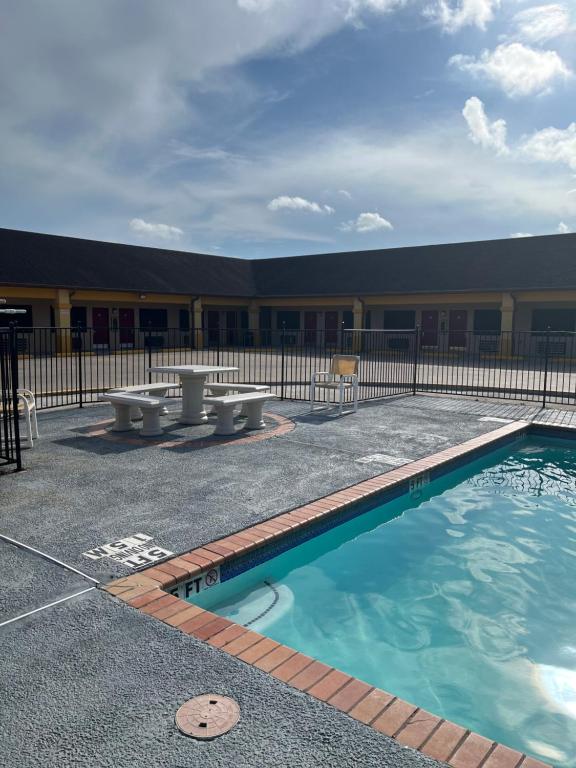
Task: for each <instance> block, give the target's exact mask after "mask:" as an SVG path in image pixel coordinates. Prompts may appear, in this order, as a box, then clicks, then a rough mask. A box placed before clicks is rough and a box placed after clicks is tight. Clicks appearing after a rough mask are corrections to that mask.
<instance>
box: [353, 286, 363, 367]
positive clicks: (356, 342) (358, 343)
mask: <svg viewBox="0 0 576 768" xmlns="http://www.w3.org/2000/svg"><path fill="white" fill-rule="evenodd" d="M352 314H353V316H354V330H359V329H361V328H364V302H363V301H362V299H357V298H356V299H354V303H353V305H352ZM362 340H363V338H362V334H361V333H354V334H353V336H352V352H354V354H357V353H358V352H360V351H361V349H362Z"/></svg>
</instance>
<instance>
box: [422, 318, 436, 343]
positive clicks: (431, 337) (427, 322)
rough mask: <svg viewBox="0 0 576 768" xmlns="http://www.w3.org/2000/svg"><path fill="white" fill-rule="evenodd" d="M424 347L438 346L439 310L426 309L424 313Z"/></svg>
mask: <svg viewBox="0 0 576 768" xmlns="http://www.w3.org/2000/svg"><path fill="white" fill-rule="evenodd" d="M420 343H421V345H422V346H423V347H437V346H438V310H437V309H426V310H424V311H423V312H422V339H421V342H420Z"/></svg>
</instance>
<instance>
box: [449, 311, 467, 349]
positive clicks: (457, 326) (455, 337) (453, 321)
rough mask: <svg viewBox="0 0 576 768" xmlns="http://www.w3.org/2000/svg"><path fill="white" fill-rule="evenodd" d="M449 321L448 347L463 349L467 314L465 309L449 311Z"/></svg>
mask: <svg viewBox="0 0 576 768" xmlns="http://www.w3.org/2000/svg"><path fill="white" fill-rule="evenodd" d="M449 320H450V326H449V332H448V346H449V347H460V348H465V347H466V329H467V328H468V312H467V311H466V310H465V309H451V310H450V318H449Z"/></svg>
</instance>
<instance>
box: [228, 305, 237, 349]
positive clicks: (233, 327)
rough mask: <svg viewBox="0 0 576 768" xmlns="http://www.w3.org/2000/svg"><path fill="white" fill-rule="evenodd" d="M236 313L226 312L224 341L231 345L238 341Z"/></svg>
mask: <svg viewBox="0 0 576 768" xmlns="http://www.w3.org/2000/svg"><path fill="white" fill-rule="evenodd" d="M237 329H238V313H237V312H236V311H235V310H233V311H231V312H226V342H227V344H230V345H231V346H233V345H234V344H237V343H238V330H237Z"/></svg>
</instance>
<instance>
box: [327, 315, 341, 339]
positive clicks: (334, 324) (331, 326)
mask: <svg viewBox="0 0 576 768" xmlns="http://www.w3.org/2000/svg"><path fill="white" fill-rule="evenodd" d="M324 327H325V329H326V335H325V337H324V338H325V341H326V344H337V343H338V312H325V313H324Z"/></svg>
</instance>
